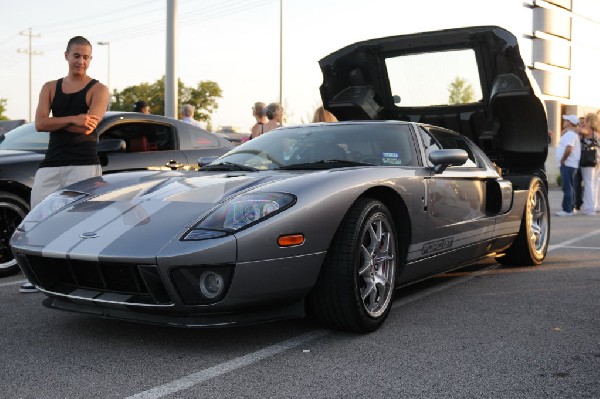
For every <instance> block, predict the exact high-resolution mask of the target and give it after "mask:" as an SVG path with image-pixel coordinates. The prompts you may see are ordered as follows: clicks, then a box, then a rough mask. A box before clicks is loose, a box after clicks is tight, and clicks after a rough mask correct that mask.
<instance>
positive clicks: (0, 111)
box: [0, 98, 8, 121]
mask: <svg viewBox="0 0 600 399" xmlns="http://www.w3.org/2000/svg"><path fill="white" fill-rule="evenodd" d="M6 101H7V100H6V98H0V121H7V120H8V117H7V116H6V115H4V112H6Z"/></svg>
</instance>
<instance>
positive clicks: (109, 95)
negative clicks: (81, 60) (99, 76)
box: [98, 42, 112, 111]
mask: <svg viewBox="0 0 600 399" xmlns="http://www.w3.org/2000/svg"><path fill="white" fill-rule="evenodd" d="M98 45H99V46H108V75H107V78H106V87H108V110H109V111H110V98H111V96H112V94H111V92H110V42H98Z"/></svg>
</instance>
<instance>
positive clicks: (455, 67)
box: [385, 49, 482, 107]
mask: <svg viewBox="0 0 600 399" xmlns="http://www.w3.org/2000/svg"><path fill="white" fill-rule="evenodd" d="M385 64H386V67H387V72H388V77H389V80H390V88H391V90H392V95H393V96H394V99H395V100H394V102H395V103H396V105H397V106H399V107H415V106H418V107H420V106H431V105H449V104H469V103H475V102H478V101H481V99H482V94H481V84H480V79H479V70H478V67H477V60H476V58H475V52H474V51H473V50H471V49H464V50H452V51H438V52H430V53H423V54H409V55H402V56H398V57H390V58H386V60H385Z"/></svg>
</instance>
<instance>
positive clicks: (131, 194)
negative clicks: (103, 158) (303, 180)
mask: <svg viewBox="0 0 600 399" xmlns="http://www.w3.org/2000/svg"><path fill="white" fill-rule="evenodd" d="M292 175H293V174H291V173H288V174H285V173H279V174H277V173H275V174H272V173H252V174H244V173H204V174H202V173H201V174H198V173H178V172H164V173H160V172H159V173H156V172H132V173H120V174H114V175H107V176H104V177H100V178H95V179H90V180H86V181H84V182H80V183H77V184H75V185H72V186H70V187H69V188H70V189H72V190H74V191H79V192H83V193H87V194H88V197H87V198H86V199H85V200H83V201H80V202H76V203H74V204H73V205H71V206H69V207H67V208H65V209H63V210H61V211H59V212H57V213H55V214H53V215H52V216H50V217H49V218H47V219H45V220H44V221H41V222H39V221H36V220H32V216H31V215H32V214H30V215H29V216H28V217H26V219H25V222H24V223H23V225H22V226H23V227H21V228H19V230H18V231H17V233H16V234H15V236H13V242H12V243H13V244H15V245H18V246H22V245H23V244H24V243H25V244H26V246H29V247H35V248H38V249H40V248H41V249H42V252H43V253H44V254H45V255H46V256H50V257H64V256H70V257H75V258H79V259H90V258H92V259H96V258H97V257H98V256H102V255H108V254H110V256H111V257H114V256H117V257H118V256H123V257H134V258H135V257H138V258H140V259H151V258H152V257H154V256H155V255H156V254H157V253H158V252H159V251H160V249H161V248H162V247H164V246H165V245H166V244H167V243H168V242H169V241H171V240H173V239H179V238H180V237H181V236H182V235H183V234H184V233H185V232H186V231H187V230H188V229H189V228H190V227H191V226H193V225H194V224H195V223H196V222H197V221H198V220H199V219H200V218H201V217H203V216H204V215H205V214H206V213H207V212H208V211H210V210H211V209H212V208H214V207H215V206H216V205H217V204H218V203H220V202H222V201H223V200H225V199H226V198H228V197H232V196H235V195H239V194H240V193H243V192H245V191H248V190H250V189H253V188H256V187H259V186H261V185H265V184H267V183H269V182H273V181H277V180H282V179H286V178H287V177H291V176H292ZM42 205H43V203H42V204H40V206H42ZM32 213H35V212H32ZM23 230H26V234H24V232H23Z"/></svg>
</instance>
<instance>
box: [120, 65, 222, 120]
mask: <svg viewBox="0 0 600 399" xmlns="http://www.w3.org/2000/svg"><path fill="white" fill-rule="evenodd" d="M177 92H178V93H177V95H178V98H179V104H180V105H181V104H191V105H193V106H194V107H195V108H196V113H195V114H194V119H196V120H198V121H204V122H207V123H209V124H210V117H211V114H212V113H213V112H214V111H215V110H216V109H218V108H219V104H218V103H217V99H219V98H222V91H221V88H220V87H219V85H218V84H217V83H216V82H213V81H210V80H207V81H201V82H199V83H198V85H197V86H196V87H187V86H184V84H183V83H182V82H181V80H178V81H177ZM112 99H113V100H112V101H111V103H110V109H111V111H132V110H133V107H134V104H135V103H136V102H137V101H146V102H147V103H148V104H150V111H151V112H152V113H153V114H157V115H164V114H165V77H164V76H163V77H162V78H161V79H159V80H157V81H156V82H154V83H152V84H150V83H142V84H139V85H137V86H129V87H126V88H125V89H123V91H120V92H119V91H117V90H115V91H114V92H113V94H112ZM178 108H181V107H178Z"/></svg>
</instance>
